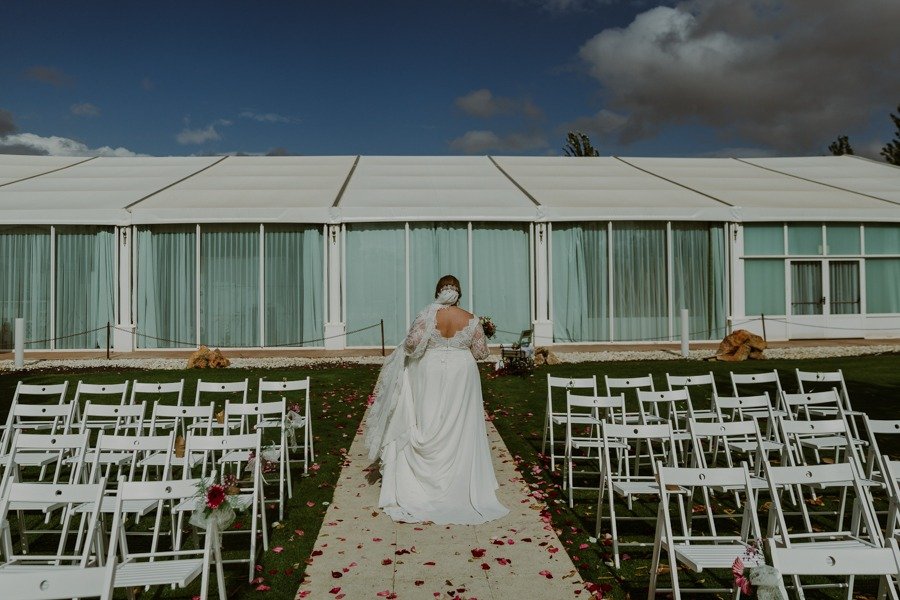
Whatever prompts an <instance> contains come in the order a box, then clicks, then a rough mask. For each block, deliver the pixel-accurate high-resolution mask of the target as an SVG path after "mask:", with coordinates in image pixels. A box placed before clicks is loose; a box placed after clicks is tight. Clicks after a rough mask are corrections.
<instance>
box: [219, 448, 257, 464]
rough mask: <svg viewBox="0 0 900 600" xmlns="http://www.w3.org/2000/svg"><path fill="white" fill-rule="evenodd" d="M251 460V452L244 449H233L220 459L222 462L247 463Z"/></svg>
mask: <svg viewBox="0 0 900 600" xmlns="http://www.w3.org/2000/svg"><path fill="white" fill-rule="evenodd" d="M249 460H250V454H248V453H247V452H246V451H244V450H233V451H231V452H226V453H225V454H223V455H222V457H221V458H220V459H219V462H220V463H245V462H247V461H249Z"/></svg>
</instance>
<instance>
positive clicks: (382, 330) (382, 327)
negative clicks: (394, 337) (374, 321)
mask: <svg viewBox="0 0 900 600" xmlns="http://www.w3.org/2000/svg"><path fill="white" fill-rule="evenodd" d="M381 355H382V356H384V319H382V320H381Z"/></svg>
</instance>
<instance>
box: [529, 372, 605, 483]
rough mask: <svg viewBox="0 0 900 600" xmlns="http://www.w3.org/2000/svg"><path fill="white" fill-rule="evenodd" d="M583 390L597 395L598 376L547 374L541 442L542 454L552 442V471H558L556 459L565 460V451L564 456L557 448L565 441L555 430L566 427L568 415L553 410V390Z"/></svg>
mask: <svg viewBox="0 0 900 600" xmlns="http://www.w3.org/2000/svg"><path fill="white" fill-rule="evenodd" d="M554 389H557V390H560V391H561V390H581V391H583V392H585V393H586V394H589V395H591V396H596V395H597V376H596V375H592V376H590V377H571V378H565V377H554V376H553V375H550V374H549V373H548V374H547V406H546V407H545V409H544V437H543V439H542V440H541V452H542V453H546V452H547V442H548V440H549V442H550V470H551V471H555V470H556V459H557V458H558V459H560V460H564V459H565V450H563V453H562V454H559V453H558V452H557V449H556V446H557V445H558V444H561V443H563V442H565V440H559V441H557V440H556V436H555V432H554V429H555V427H557V426H560V425H565V421H566V413H565V412H564V411H561V410H556V409H554V408H553V390H554Z"/></svg>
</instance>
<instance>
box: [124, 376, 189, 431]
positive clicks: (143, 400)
mask: <svg viewBox="0 0 900 600" xmlns="http://www.w3.org/2000/svg"><path fill="white" fill-rule="evenodd" d="M183 396H184V379H181V380H179V381H176V382H172V383H150V382H140V381H138V380H137V379H135V380H134V381H132V382H131V404H144V405H147V404H148V403H149V405H150V406H154V405H155V404H156V403H157V402H160V401H161V400H162V399H163V398H172V399H173V400H174V402H167V403H166V404H170V405H173V406H181V404H182V402H183ZM144 425H146V426H148V427H149V426H150V422H149V421H147V420H146V418H145V419H144ZM155 427H156V428H157V429H164V428H171V427H174V421H173V420H170V421H164V420H162V419H160V420H158V421H157V422H156V424H155Z"/></svg>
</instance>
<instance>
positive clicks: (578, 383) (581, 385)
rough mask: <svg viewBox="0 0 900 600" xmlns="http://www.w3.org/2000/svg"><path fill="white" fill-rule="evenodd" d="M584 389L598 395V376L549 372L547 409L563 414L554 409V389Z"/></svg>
mask: <svg viewBox="0 0 900 600" xmlns="http://www.w3.org/2000/svg"><path fill="white" fill-rule="evenodd" d="M554 388H555V389H557V390H584V391H587V392H589V393H590V395H592V396H596V395H597V376H596V375H591V376H590V377H555V376H553V375H550V374H549V373H547V411H548V412H552V413H559V414H562V411H558V410H555V409H553V390H554Z"/></svg>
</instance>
